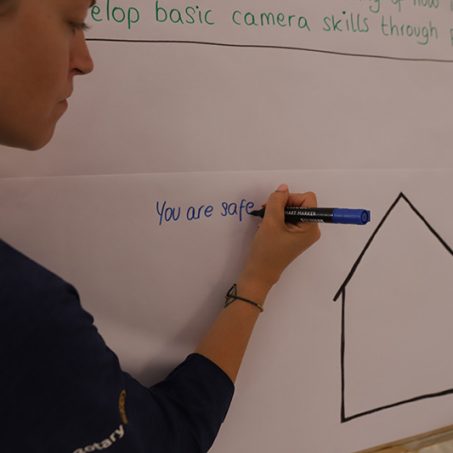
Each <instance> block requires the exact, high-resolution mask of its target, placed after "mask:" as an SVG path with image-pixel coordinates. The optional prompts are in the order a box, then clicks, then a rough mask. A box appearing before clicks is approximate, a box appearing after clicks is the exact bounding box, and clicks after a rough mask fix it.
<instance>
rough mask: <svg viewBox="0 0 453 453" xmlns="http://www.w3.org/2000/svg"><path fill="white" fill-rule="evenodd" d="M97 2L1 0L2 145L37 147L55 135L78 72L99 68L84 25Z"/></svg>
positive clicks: (86, 0) (33, 148)
mask: <svg viewBox="0 0 453 453" xmlns="http://www.w3.org/2000/svg"><path fill="white" fill-rule="evenodd" d="M91 4H92V0H0V58H1V61H2V63H1V65H0V144H3V145H7V146H12V147H17V148H24V149H29V150H36V149H39V148H42V147H43V146H44V145H46V144H47V143H48V142H49V140H50V139H51V138H52V136H53V133H54V130H55V126H56V123H57V121H58V120H59V119H60V118H61V116H62V115H63V114H64V112H65V111H66V109H67V102H66V101H65V100H66V99H67V98H68V97H69V96H70V95H71V93H72V91H73V87H74V84H73V78H74V76H75V75H80V74H88V73H90V72H91V71H92V70H93V61H92V59H91V57H90V54H89V51H88V49H87V47H86V43H85V36H84V33H83V30H82V27H81V24H83V22H84V20H85V18H86V15H87V12H88V9H89V7H90V6H91ZM77 24H78V26H77Z"/></svg>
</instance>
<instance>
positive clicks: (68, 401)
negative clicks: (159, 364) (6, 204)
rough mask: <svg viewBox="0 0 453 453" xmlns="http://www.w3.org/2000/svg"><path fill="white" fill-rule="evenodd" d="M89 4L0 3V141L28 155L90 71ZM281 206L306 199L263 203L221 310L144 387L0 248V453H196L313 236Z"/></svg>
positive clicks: (38, 275) (55, 281) (28, 266)
mask: <svg viewBox="0 0 453 453" xmlns="http://www.w3.org/2000/svg"><path fill="white" fill-rule="evenodd" d="M92 4H93V3H92V1H91V0H0V56H1V61H2V63H1V66H0V143H1V144H3V145H7V146H10V147H13V148H22V149H26V150H39V149H40V148H42V147H43V146H44V145H46V144H47V143H48V142H49V141H50V139H51V138H52V136H53V133H54V130H55V126H56V123H57V121H58V120H59V119H60V118H61V116H62V115H63V114H64V112H65V111H66V109H67V107H68V104H67V102H66V99H67V98H68V97H69V96H71V94H72V92H73V79H74V76H76V75H85V74H89V73H90V72H92V71H93V62H92V60H91V57H90V54H89V51H88V49H87V46H86V42H85V36H84V33H83V31H84V29H85V25H84V20H85V17H86V15H87V12H88V9H89V7H90V6H92ZM286 205H293V206H294V205H297V206H302V205H303V206H310V207H314V206H316V199H315V195H314V194H313V193H304V194H290V193H289V191H288V187H287V186H286V185H281V186H280V187H279V188H278V189H277V191H275V192H274V193H272V194H271V195H270V196H269V199H268V200H267V204H266V215H265V217H264V219H263V222H262V223H261V226H260V228H259V230H258V232H257V234H256V236H255V238H254V240H253V242H252V244H251V248H250V251H249V254H248V257H247V259H246V261H245V264H244V268H243V270H242V272H240V273H239V275H238V279H237V288H236V291H237V293H236V295H235V294H230V296H231V297H229V298H228V301H232V303H230V304H228V305H227V306H226V307H225V308H224V309H223V310H222V312H221V313H220V314H219V316H218V318H217V320H216V321H215V322H214V324H213V325H212V326H211V328H210V329H209V331H208V332H207V333H206V335H205V336H204V338H202V339H201V341H200V343H199V345H198V346H197V348H196V350H195V351H194V353H193V354H191V355H189V356H188V357H187V358H186V360H185V361H184V362H183V363H181V364H180V365H179V366H178V367H177V368H176V369H175V370H174V371H172V373H171V374H170V375H169V376H168V377H167V378H166V379H165V380H164V381H162V382H160V383H158V384H157V385H155V386H152V387H151V388H147V387H144V386H142V385H141V384H140V383H139V382H137V381H136V380H135V379H134V378H132V377H131V376H130V375H129V374H128V373H126V372H123V371H122V370H121V368H120V365H119V362H118V359H117V356H116V355H115V354H114V352H112V351H111V350H110V349H109V348H108V347H107V346H106V345H105V343H104V341H103V339H102V337H101V336H100V334H99V333H98V331H97V329H96V327H95V326H94V324H93V321H94V320H93V318H92V316H91V315H90V314H89V313H87V312H86V311H85V310H84V309H83V308H82V307H81V305H80V301H79V297H78V294H77V291H76V289H75V288H74V287H72V286H71V285H70V284H69V283H67V282H65V281H63V280H62V279H61V278H59V277H58V276H56V275H55V274H53V273H52V272H50V271H48V270H47V269H45V268H43V267H42V266H40V265H39V264H38V263H35V262H34V261H33V260H32V259H30V258H28V257H26V256H24V255H23V254H21V253H20V252H19V251H17V250H15V249H14V248H13V247H11V246H10V245H8V244H6V243H5V242H3V241H1V240H0V302H1V308H2V315H1V326H0V327H1V329H0V340H1V341H0V344H1V346H0V347H1V355H0V359H1V363H2V368H1V370H2V371H1V374H0V376H1V381H0V383H1V390H0V392H1V395H0V396H1V400H2V411H1V416H0V426H1V430H2V432H1V436H0V442H1V450H2V451H5V452H10V451H11V452H12V451H14V452H22V451H23V452H34V453H40V452H43V453H44V452H45V453H53V452H55V453H63V452H68V453H71V452H72V453H82V452H89V451H97V450H104V449H106V450H108V451H109V452H115V451H118V452H128V453H134V452H156V453H158V452H164V453H173V452H175V453H186V452H187V453H190V452H205V451H207V450H208V449H209V448H210V446H211V445H212V443H213V442H214V439H215V437H216V435H217V433H218V430H219V428H220V425H221V423H222V422H223V420H224V418H225V416H226V413H227V411H228V408H229V405H230V402H231V398H232V396H233V392H234V382H235V380H236V376H237V373H238V370H239V367H240V364H241V361H242V357H243V355H244V352H245V349H246V347H247V343H248V340H249V338H250V335H251V333H252V330H253V328H254V325H255V322H256V320H257V317H258V315H259V314H260V313H261V311H262V306H263V305H264V303H265V300H266V297H267V294H268V292H269V290H270V289H271V288H272V286H273V285H274V284H276V283H277V281H278V280H279V278H280V275H281V273H282V272H283V271H284V269H285V268H286V267H287V266H288V264H289V263H290V262H292V261H293V260H294V259H295V258H296V257H297V256H298V255H300V254H301V253H302V252H303V251H304V250H306V249H307V248H308V247H309V246H310V245H312V244H313V243H314V242H316V241H317V240H318V238H319V236H320V233H319V228H318V227H317V225H315V224H304V225H298V226H294V225H293V226H289V225H286V224H285V223H284V213H283V211H284V207H285V206H286ZM150 293H152V291H151V290H150Z"/></svg>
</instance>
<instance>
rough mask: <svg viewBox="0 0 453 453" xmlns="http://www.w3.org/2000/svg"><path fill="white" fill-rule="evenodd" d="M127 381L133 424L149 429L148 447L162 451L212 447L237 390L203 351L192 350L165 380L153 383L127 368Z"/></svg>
mask: <svg viewBox="0 0 453 453" xmlns="http://www.w3.org/2000/svg"><path fill="white" fill-rule="evenodd" d="M126 386H127V389H128V390H127V391H128V400H129V406H128V408H129V409H128V410H129V412H130V415H131V416H132V418H133V419H134V421H135V426H134V428H133V429H138V430H140V431H142V432H143V433H146V432H147V433H149V435H148V436H146V437H147V441H149V444H146V447H148V448H151V447H154V449H152V451H153V452H156V453H157V452H159V453H160V452H162V453H164V452H165V453H181V452H184V453H202V452H203V453H204V452H207V451H208V450H209V448H210V447H211V446H212V444H213V442H214V440H215V438H216V436H217V434H218V432H219V430H220V427H221V425H222V423H223V421H224V419H225V416H226V414H227V412H228V409H229V406H230V403H231V400H232V398H233V394H234V384H233V382H232V381H231V379H230V378H229V377H228V376H227V375H226V374H225V373H224V371H223V370H221V369H220V368H219V367H218V366H217V365H216V364H215V363H213V362H212V361H210V360H209V359H207V358H206V357H204V356H203V355H200V354H190V355H189V356H188V357H187V358H186V360H185V361H184V362H182V363H181V364H180V365H178V366H177V367H176V368H175V369H174V370H173V371H172V372H171V373H170V374H169V375H168V377H167V378H166V379H165V380H163V381H162V382H159V383H158V384H156V385H154V386H152V387H149V388H146V387H144V386H142V385H141V384H140V383H139V382H137V381H136V380H135V379H133V378H132V377H131V376H130V375H128V374H127V373H126ZM140 413H141V415H139V414H140ZM131 428H132V427H131ZM156 439H159V446H158V448H156V447H157V444H156ZM149 451H151V450H149Z"/></svg>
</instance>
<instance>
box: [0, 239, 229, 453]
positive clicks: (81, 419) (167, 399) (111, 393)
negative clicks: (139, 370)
mask: <svg viewBox="0 0 453 453" xmlns="http://www.w3.org/2000/svg"><path fill="white" fill-rule="evenodd" d="M0 302H1V307H2V314H3V315H2V316H1V317H0V360H1V363H2V367H1V369H0V397H1V399H2V402H3V405H2V407H3V409H4V410H3V411H1V415H0V424H1V425H2V427H3V428H4V429H3V437H2V446H3V447H4V449H5V451H13V450H14V449H15V445H16V444H17V442H18V441H19V440H20V445H21V448H22V449H23V451H33V452H34V453H62V452H67V453H86V452H89V451H98V450H103V451H104V450H105V451H106V453H151V452H152V453H202V452H207V451H208V450H209V448H210V447H211V445H212V443H213V442H214V439H215V437H216V436H217V433H218V431H219V429H220V426H221V424H222V422H223V421H224V419H225V415H226V413H227V411H228V408H229V405H230V403H231V399H232V397H233V393H234V384H233V382H232V381H231V380H230V379H229V377H228V376H227V375H226V374H225V373H224V372H223V371H222V370H221V369H220V368H219V367H218V366H217V365H215V364H214V363H213V362H211V361H210V360H209V359H207V358H206V357H204V356H202V355H199V354H190V355H189V356H188V357H187V358H186V359H185V360H184V361H183V362H182V363H181V364H180V365H178V366H177V367H176V368H175V369H174V370H173V371H172V372H171V373H170V374H169V375H168V376H167V378H166V379H164V380H163V381H162V382H159V383H158V384H156V385H153V386H152V387H147V386H144V385H142V384H141V383H140V382H138V381H137V380H136V379H135V378H133V377H132V376H131V375H130V374H129V373H127V372H125V371H123V370H122V368H121V365H120V361H119V359H118V357H117V356H116V354H115V353H114V352H113V351H112V350H111V349H110V348H109V347H108V346H107V344H106V343H105V342H104V339H103V338H102V336H101V334H100V332H99V331H98V329H97V327H96V325H95V324H94V319H93V317H92V315H91V314H90V313H88V312H87V311H86V310H84V308H83V307H82V305H81V303H80V299H79V294H78V292H77V290H76V289H75V288H74V287H73V286H72V285H70V284H69V283H67V282H65V281H64V280H62V279H61V278H59V277H58V276H57V275H55V274H53V273H52V272H50V271H48V270H47V269H45V268H43V267H42V266H40V265H39V264H37V263H35V262H34V261H32V260H30V259H28V258H27V257H25V256H24V255H22V254H21V253H19V252H17V251H16V250H14V249H13V248H11V247H9V246H7V245H6V244H5V243H4V242H2V241H0ZM2 451H3V450H2Z"/></svg>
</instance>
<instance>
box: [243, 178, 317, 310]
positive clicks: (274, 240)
mask: <svg viewBox="0 0 453 453" xmlns="http://www.w3.org/2000/svg"><path fill="white" fill-rule="evenodd" d="M265 206H266V211H265V214H264V218H263V221H262V223H261V224H260V226H259V229H258V232H257V233H256V235H255V238H254V239H253V242H252V245H251V249H250V252H249V255H248V257H247V260H246V263H245V267H244V270H243V272H242V273H241V275H240V277H239V280H238V294H239V295H241V294H245V293H247V294H248V295H249V296H250V297H255V300H257V299H258V300H261V301H262V300H264V298H265V296H266V294H267V292H268V291H269V290H270V289H271V287H272V286H273V285H274V284H275V283H276V282H277V281H278V280H279V278H280V276H281V274H282V272H283V271H284V270H285V269H286V267H287V266H288V265H289V264H290V263H291V262H292V261H293V260H295V259H296V258H297V257H298V256H299V255H300V254H301V253H303V252H304V251H305V250H306V249H308V248H309V247H310V246H311V245H312V244H314V243H315V242H316V241H317V240H318V239H319V238H320V236H321V233H320V231H319V226H318V224H317V223H299V224H297V225H291V224H286V223H285V214H284V210H285V207H286V206H297V207H307V208H315V207H317V201H316V195H315V194H314V193H313V192H306V193H300V194H290V193H289V191H288V186H287V185H285V184H282V185H280V186H279V188H278V189H277V190H276V191H275V192H274V193H272V194H271V195H270V197H269V199H268V200H267V203H266V205H265Z"/></svg>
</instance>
